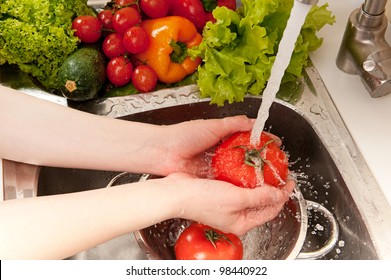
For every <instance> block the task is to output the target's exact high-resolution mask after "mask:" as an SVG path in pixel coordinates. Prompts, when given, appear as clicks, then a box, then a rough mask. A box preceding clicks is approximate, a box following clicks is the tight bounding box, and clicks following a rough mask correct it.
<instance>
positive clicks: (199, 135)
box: [155, 116, 253, 177]
mask: <svg viewBox="0 0 391 280" xmlns="http://www.w3.org/2000/svg"><path fill="white" fill-rule="evenodd" d="M252 126H253V120H250V119H249V118H247V117H246V116H235V117H227V118H223V119H209V120H194V121H188V122H182V123H178V124H174V125H170V126H166V127H165V128H164V129H165V131H164V132H163V133H162V134H161V136H160V137H161V138H160V139H161V143H163V144H162V149H163V151H164V152H163V155H164V156H163V157H160V158H159V159H160V160H161V165H160V167H161V169H160V170H159V173H155V174H158V175H163V176H165V175H168V174H170V173H172V172H178V171H179V172H187V173H190V174H197V175H199V176H200V175H201V176H203V177H205V176H206V175H207V174H208V170H209V168H208V167H207V166H208V149H209V148H211V147H213V146H215V145H216V144H217V143H218V142H219V141H221V139H223V138H225V137H227V136H229V135H231V134H233V133H235V132H238V131H249V130H251V129H252Z"/></svg>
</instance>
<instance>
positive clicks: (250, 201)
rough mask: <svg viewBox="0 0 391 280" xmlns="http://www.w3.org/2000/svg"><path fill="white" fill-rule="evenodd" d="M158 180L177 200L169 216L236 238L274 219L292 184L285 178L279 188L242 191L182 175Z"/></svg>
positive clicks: (293, 185)
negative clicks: (173, 211)
mask: <svg viewBox="0 0 391 280" xmlns="http://www.w3.org/2000/svg"><path fill="white" fill-rule="evenodd" d="M158 180H159V182H160V183H162V184H163V185H166V186H168V187H169V188H172V189H171V191H172V197H176V198H178V199H179V202H176V204H175V205H173V207H174V208H175V211H177V213H173V217H180V218H185V219H190V220H194V221H197V222H200V223H203V224H207V225H209V226H212V227H214V228H217V229H220V230H222V231H225V232H231V233H235V234H238V235H241V234H244V233H246V232H247V231H249V230H250V229H252V228H254V227H256V226H259V225H262V224H264V223H265V222H268V221H270V220H272V219H274V218H275V217H276V216H277V215H278V214H279V213H280V211H281V210H282V208H283V206H284V204H285V202H287V201H288V199H289V196H290V194H291V193H292V191H293V189H294V187H295V184H296V183H295V181H294V180H292V179H289V180H288V181H287V184H286V185H285V187H284V188H283V189H279V188H275V187H270V186H262V187H258V188H255V189H245V188H240V187H236V186H234V185H232V184H229V183H226V182H223V181H217V180H209V179H197V178H195V177H192V176H190V175H187V174H184V173H174V174H172V175H170V176H167V177H166V178H163V179H158ZM175 201H176V200H175V199H174V201H173V203H175Z"/></svg>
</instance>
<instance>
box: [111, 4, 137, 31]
mask: <svg viewBox="0 0 391 280" xmlns="http://www.w3.org/2000/svg"><path fill="white" fill-rule="evenodd" d="M140 21H141V15H140V13H139V11H137V10H136V9H134V8H131V7H126V8H122V9H119V10H118V11H116V12H115V14H114V16H113V27H114V30H115V31H117V32H118V33H120V34H124V33H125V32H126V30H127V29H128V28H130V27H132V26H135V25H137V24H139V23H140Z"/></svg>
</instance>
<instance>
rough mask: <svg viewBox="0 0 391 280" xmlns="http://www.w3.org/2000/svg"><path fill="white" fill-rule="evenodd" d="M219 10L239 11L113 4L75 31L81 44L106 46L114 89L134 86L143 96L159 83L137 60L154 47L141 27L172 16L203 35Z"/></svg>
mask: <svg viewBox="0 0 391 280" xmlns="http://www.w3.org/2000/svg"><path fill="white" fill-rule="evenodd" d="M216 6H227V7H228V8H230V9H235V8H236V1H235V0H112V1H110V2H108V3H107V4H106V6H105V7H104V9H103V10H101V11H100V12H99V13H98V15H97V17H94V16H79V17H77V18H76V19H75V20H74V21H73V24H72V28H73V29H74V30H75V36H77V37H78V38H79V39H80V41H81V42H84V43H96V42H98V41H101V42H102V44H101V48H102V51H103V53H104V54H105V55H106V57H107V58H108V60H109V62H108V64H107V68H106V76H107V79H108V81H110V83H111V84H112V85H114V86H124V85H127V84H129V83H130V82H132V84H133V85H134V87H135V88H136V90H138V91H139V92H149V91H152V90H153V89H154V88H155V87H156V84H157V81H158V78H157V75H156V73H155V70H154V69H153V68H152V67H150V66H148V65H146V64H145V63H143V62H142V61H137V59H135V55H136V54H138V53H141V52H144V51H145V50H146V49H147V48H148V47H149V44H150V42H149V41H150V39H149V35H148V34H147V32H146V31H145V30H144V29H143V28H142V27H141V26H140V25H141V23H142V21H143V20H144V19H151V18H162V17H165V16H169V15H176V16H183V17H185V18H187V19H188V20H190V21H191V22H192V23H193V24H194V25H195V27H196V28H197V30H198V32H199V33H202V29H203V28H204V26H205V24H206V22H207V21H208V20H213V16H211V12H210V10H211V9H214V8H215V7H216ZM204 7H206V8H204Z"/></svg>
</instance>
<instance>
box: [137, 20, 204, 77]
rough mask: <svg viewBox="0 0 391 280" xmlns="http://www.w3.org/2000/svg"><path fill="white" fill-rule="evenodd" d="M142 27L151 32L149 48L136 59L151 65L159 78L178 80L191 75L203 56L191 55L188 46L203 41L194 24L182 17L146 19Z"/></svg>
mask: <svg viewBox="0 0 391 280" xmlns="http://www.w3.org/2000/svg"><path fill="white" fill-rule="evenodd" d="M141 27H142V28H143V29H144V30H145V31H146V32H147V33H148V34H149V39H150V45H149V47H148V49H147V50H146V51H144V52H141V53H139V54H137V55H136V58H137V60H139V61H140V62H143V63H146V64H148V65H149V66H151V67H152V68H153V69H154V70H155V72H156V74H157V76H158V79H159V81H161V82H164V83H176V82H179V81H181V80H183V79H184V78H185V77H186V76H187V75H189V74H192V73H193V72H195V71H196V70H197V67H198V65H200V64H201V58H199V57H197V58H195V59H192V58H190V57H189V56H188V55H187V52H186V51H187V48H191V47H193V46H197V45H199V44H200V43H201V41H202V36H201V34H199V33H198V32H197V30H196V28H195V26H194V24H193V23H192V22H191V21H189V20H188V19H186V18H184V17H180V16H167V17H163V18H157V19H149V20H144V21H143V22H142V24H141Z"/></svg>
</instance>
